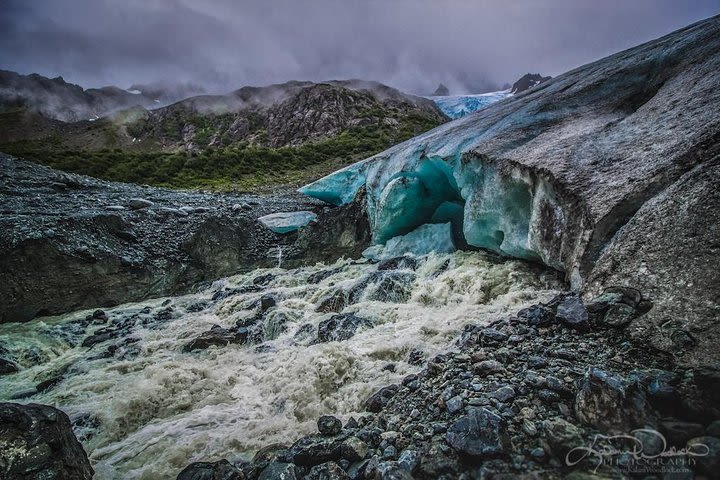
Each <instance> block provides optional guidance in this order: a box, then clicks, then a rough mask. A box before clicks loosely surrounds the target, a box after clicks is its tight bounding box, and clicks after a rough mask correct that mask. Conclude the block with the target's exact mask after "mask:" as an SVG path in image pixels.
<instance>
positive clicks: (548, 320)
mask: <svg viewBox="0 0 720 480" xmlns="http://www.w3.org/2000/svg"><path fill="white" fill-rule="evenodd" d="M517 316H518V319H520V320H521V321H525V322H527V323H528V325H532V326H534V327H548V326H550V325H552V324H553V322H554V320H555V314H554V313H553V311H552V310H551V309H549V308H547V307H546V306H544V305H533V306H532V307H528V308H525V309H523V310H520V311H519V312H518V314H517Z"/></svg>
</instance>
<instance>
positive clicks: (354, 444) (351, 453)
mask: <svg viewBox="0 0 720 480" xmlns="http://www.w3.org/2000/svg"><path fill="white" fill-rule="evenodd" d="M340 449H341V452H342V458H344V459H345V460H348V461H349V462H359V461H361V460H362V459H364V458H365V456H366V455H367V453H368V446H367V444H365V442H363V441H362V440H360V439H359V438H357V437H349V438H347V439H346V440H345V441H343V443H342V445H340Z"/></svg>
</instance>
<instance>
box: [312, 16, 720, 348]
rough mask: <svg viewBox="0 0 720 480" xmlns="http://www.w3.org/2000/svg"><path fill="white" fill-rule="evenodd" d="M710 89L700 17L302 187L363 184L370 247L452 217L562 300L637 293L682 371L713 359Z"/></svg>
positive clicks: (716, 54) (717, 53) (330, 191)
mask: <svg viewBox="0 0 720 480" xmlns="http://www.w3.org/2000/svg"><path fill="white" fill-rule="evenodd" d="M719 83H720V17H713V18H710V19H707V20H704V21H702V22H698V23H696V24H694V25H691V26H689V27H686V28H684V29H682V30H679V31H677V32H674V33H672V34H670V35H667V36H665V37H662V38H660V39H657V40H653V41H651V42H648V43H646V44H643V45H640V46H638V47H635V48H632V49H629V50H625V51H623V52H620V53H617V54H615V55H611V56H609V57H607V58H604V59H602V60H599V61H597V62H594V63H591V64H588V65H585V66H582V67H580V68H576V69H575V70H572V71H570V72H567V73H565V74H563V75H560V76H558V77H556V78H554V79H552V80H549V81H547V82H544V83H542V84H540V85H537V86H536V87H534V88H532V89H530V90H528V91H526V92H524V93H522V94H519V95H515V96H513V97H511V98H508V99H506V100H503V101H500V102H498V103H496V104H494V105H492V106H490V107H488V108H486V109H483V110H481V111H479V112H476V113H474V114H471V115H467V116H465V117H464V118H461V119H458V120H456V121H453V122H450V123H447V124H444V125H442V126H440V127H438V128H436V129H434V130H431V131H430V132H427V133H425V134H423V135H420V136H418V137H415V138H413V139H411V140H409V141H407V142H405V143H402V144H400V145H397V146H395V147H393V148H390V149H388V150H386V151H385V152H382V153H380V154H378V155H376V156H374V157H371V158H369V159H367V160H364V161H362V162H359V163H357V164H354V165H351V166H349V167H347V168H346V169H344V170H341V171H339V172H336V173H334V174H331V175H329V176H328V177H325V178H323V179H320V180H318V181H317V182H315V183H313V184H311V185H308V186H306V187H303V188H302V189H301V191H302V192H304V193H307V194H309V195H312V196H315V197H316V198H319V199H324V200H327V201H334V202H335V203H345V202H350V201H352V199H353V192H354V189H357V188H361V187H362V186H365V188H366V190H367V200H366V206H367V211H368V218H369V223H370V227H371V229H372V233H373V241H374V242H376V243H385V242H386V241H388V240H389V239H391V238H394V237H395V236H398V235H402V234H404V233H407V232H408V231H412V230H413V229H415V228H417V227H418V226H420V225H422V224H425V223H436V222H437V221H447V220H450V221H451V222H453V224H461V225H462V234H463V236H464V239H463V240H464V241H466V242H467V243H468V244H469V245H471V246H476V247H481V248H485V249H489V250H492V251H495V252H497V253H500V254H502V255H506V256H512V257H519V258H525V259H529V260H534V261H542V262H543V263H545V264H546V265H549V266H552V267H554V268H557V269H559V270H563V271H564V272H565V273H566V276H567V279H568V280H569V281H570V282H571V285H572V286H573V288H574V289H575V290H578V291H583V290H586V291H587V292H589V293H591V294H598V293H600V292H602V291H603V290H604V289H605V288H607V287H611V286H613V285H614V284H619V285H624V286H629V287H634V288H637V289H639V290H640V291H641V292H642V293H643V295H645V296H646V297H647V298H648V299H649V301H651V302H653V303H654V304H655V307H654V309H653V310H656V312H655V313H651V314H650V315H648V316H647V317H644V318H642V319H641V321H640V323H639V325H640V326H641V327H643V331H642V332H641V333H640V334H644V333H645V332H649V331H651V330H652V331H654V332H656V333H651V335H650V340H651V342H652V343H653V345H656V346H664V347H665V348H667V347H668V346H670V345H672V343H673V335H674V337H675V342H674V343H676V344H680V345H681V347H682V348H680V349H677V350H676V353H678V356H679V360H680V361H681V362H682V361H688V362H697V361H700V359H702V358H703V357H704V356H706V357H708V358H709V359H710V360H718V359H719V358H720V351H719V350H717V349H712V348H710V346H711V345H713V344H715V343H717V335H718V333H717V332H718V328H719V327H718V322H717V319H718V308H719V307H718V297H717V294H716V292H717V290H718V273H717V272H718V271H719V270H720V269H718V262H717V252H718V246H717V245H718V244H717V239H718V222H717V215H718V213H717V212H718V211H720V195H718V193H717V188H715V191H712V190H713V180H712V179H713V178H714V179H715V182H714V184H715V186H716V184H717V178H718V174H717V168H716V167H715V166H714V165H715V163H714V162H716V161H717V160H715V159H716V158H717V156H718V154H719V153H720V116H718V115H717V111H718V109H719V108H720V89H718V88H717V85H718V84H719ZM681 192H682V193H681ZM686 192H687V193H686ZM448 204H453V205H462V210H463V212H462V215H460V216H457V215H455V216H454V217H453V216H451V217H447V215H448V212H449V211H448V210H447V208H446V206H447V205H448ZM665 307H667V308H668V309H669V310H670V311H668V312H663V308H665ZM663 319H673V320H674V322H667V321H666V322H663ZM674 323H679V325H674ZM660 325H664V326H662V327H661V326H660ZM660 329H665V330H667V331H665V332H660V331H659V330H660ZM696 337H702V338H696ZM696 344H697V348H696V347H695V345H696Z"/></svg>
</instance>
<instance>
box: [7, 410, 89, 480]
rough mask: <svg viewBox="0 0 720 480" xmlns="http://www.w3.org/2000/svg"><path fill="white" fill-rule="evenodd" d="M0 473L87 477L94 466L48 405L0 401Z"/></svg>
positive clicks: (23, 479) (62, 479)
mask: <svg viewBox="0 0 720 480" xmlns="http://www.w3.org/2000/svg"><path fill="white" fill-rule="evenodd" d="M0 425H2V427H0V477H2V478H7V479H17V480H40V479H46V478H52V479H57V480H76V479H77V480H90V479H91V478H92V477H93V473H94V472H93V469H92V467H91V466H90V462H89V461H88V458H87V455H86V454H85V451H84V450H83V448H82V445H80V442H78V440H77V438H75V435H74V434H73V431H72V426H71V425H70V418H68V416H67V415H66V414H65V413H63V412H62V411H60V410H58V409H56V408H53V407H50V406H48V405H38V404H33V403H31V404H28V405H20V404H17V403H0Z"/></svg>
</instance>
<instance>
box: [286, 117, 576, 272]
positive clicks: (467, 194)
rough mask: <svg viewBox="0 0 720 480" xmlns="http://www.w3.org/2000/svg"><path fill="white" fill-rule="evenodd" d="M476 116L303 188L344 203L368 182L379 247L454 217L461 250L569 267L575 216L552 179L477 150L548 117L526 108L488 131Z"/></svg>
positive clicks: (452, 223)
mask: <svg viewBox="0 0 720 480" xmlns="http://www.w3.org/2000/svg"><path fill="white" fill-rule="evenodd" d="M475 115H481V114H480V113H478V114H472V115H468V116H466V117H463V118H461V119H458V120H455V121H452V122H448V123H446V124H444V125H441V126H440V127H438V128H436V129H434V130H431V131H429V132H426V133H424V134H422V135H419V136H417V137H415V138H412V139H410V140H408V141H406V142H404V143H401V144H399V145H396V146H394V147H392V148H390V149H388V150H386V151H385V152H382V153H380V154H378V155H375V156H374V157H370V158H368V159H365V160H363V161H361V162H358V163H355V164H353V165H351V166H349V167H346V168H344V169H342V170H339V171H337V172H334V173H331V174H330V175H328V176H326V177H323V178H321V179H319V180H317V181H315V182H313V183H311V184H309V185H307V186H305V187H302V188H301V189H300V191H301V192H302V193H305V194H308V195H310V196H313V197H316V198H319V199H321V200H325V201H329V202H331V203H334V204H336V205H341V204H344V203H348V202H351V201H352V200H353V199H354V198H355V196H356V194H357V192H358V191H359V189H360V188H361V187H363V186H365V190H366V196H365V202H366V210H367V214H368V220H369V223H370V228H371V230H372V240H373V243H374V244H376V245H385V244H386V243H387V242H389V241H390V240H391V239H393V238H395V237H398V236H401V235H405V234H408V233H410V232H412V231H414V230H415V229H417V228H418V227H420V226H422V225H425V224H438V223H449V224H450V229H451V232H452V239H453V242H454V245H456V246H457V247H458V248H467V247H478V248H484V249H487V250H491V251H493V252H496V253H498V254H501V255H505V256H511V257H516V258H522V259H527V260H532V261H542V262H543V263H545V264H546V265H549V266H552V267H554V268H557V269H560V270H563V269H564V266H563V264H562V260H561V258H562V252H561V251H560V250H561V249H562V248H563V238H562V232H563V230H564V229H563V225H565V222H566V221H567V219H566V218H565V215H564V210H563V207H562V206H561V202H560V201H559V200H558V198H557V197H556V195H555V192H554V190H553V187H552V184H551V179H549V178H546V177H545V176H543V175H544V174H542V173H541V172H537V171H533V170H531V169H528V168H527V167H523V166H521V165H518V164H514V163H513V164H508V163H503V162H500V163H502V164H503V166H502V167H499V166H498V163H497V162H495V161H493V160H492V159H490V158H487V157H484V156H483V155H481V154H479V153H478V152H476V151H474V148H475V147H476V146H477V145H479V144H481V143H482V142H484V141H486V140H488V139H494V138H497V137H496V136H497V135H498V132H499V131H502V129H503V128H504V127H505V126H506V125H505V124H506V123H508V122H512V123H514V124H515V123H527V122H530V121H531V120H530V118H534V119H535V120H537V119H538V117H539V116H542V115H534V116H532V115H528V114H527V112H524V111H523V110H520V111H518V112H516V114H514V115H510V116H508V117H505V118H502V119H501V120H499V121H498V122H497V123H495V124H494V125H492V126H491V127H489V128H486V129H478V128H474V127H475V122H474V117H475ZM546 120H547V118H545V117H543V119H542V121H546ZM377 250H379V249H377Z"/></svg>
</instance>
